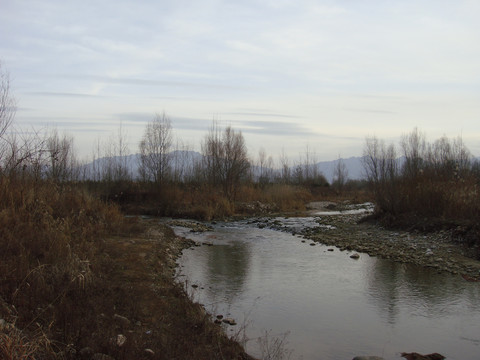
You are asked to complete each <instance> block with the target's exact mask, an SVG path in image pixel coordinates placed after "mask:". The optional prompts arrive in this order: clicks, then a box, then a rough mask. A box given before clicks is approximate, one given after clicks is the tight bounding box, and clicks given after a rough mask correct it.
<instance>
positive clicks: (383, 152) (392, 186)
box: [363, 136, 399, 214]
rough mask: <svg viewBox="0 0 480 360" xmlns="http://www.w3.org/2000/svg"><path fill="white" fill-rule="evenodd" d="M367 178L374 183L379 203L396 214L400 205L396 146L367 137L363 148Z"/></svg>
mask: <svg viewBox="0 0 480 360" xmlns="http://www.w3.org/2000/svg"><path fill="white" fill-rule="evenodd" d="M363 166H364V171H365V175H366V178H367V180H368V181H369V182H370V183H371V184H372V185H373V190H374V195H375V199H376V202H377V205H378V206H379V207H380V208H381V209H383V210H387V211H389V212H390V213H392V214H394V213H395V212H396V210H397V207H398V202H399V199H398V191H397V180H398V161H397V154H396V151H395V146H394V145H393V144H391V145H389V146H386V145H385V142H384V141H381V140H378V138H376V137H375V136H374V137H367V138H366V140H365V147H364V150H363Z"/></svg>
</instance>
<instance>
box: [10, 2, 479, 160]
mask: <svg viewBox="0 0 480 360" xmlns="http://www.w3.org/2000/svg"><path fill="white" fill-rule="evenodd" d="M479 14H480V1H478V0H455V1H453V0H448V1H446V0H445V1H444V0H425V1H423V0H398V1H393V0H375V1H373V0H336V1H334V0H331V1H322V0H319V1H307V0H295V1H289V0H270V1H253V0H252V1H248V0H247V1H242V0H235V1H226V0H217V1H204V0H196V1H184V0H175V1H153V0H152V1H143V0H138V1H122V0H111V1H110V0H93V1H90V0H82V1H65V0H58V1H57V0H41V1H30V0H17V1H15V0H0V60H1V61H2V63H3V66H4V67H5V68H7V69H8V71H9V73H10V78H11V81H12V91H13V93H14V95H15V98H16V100H17V104H18V110H17V115H16V122H17V124H19V125H22V126H33V127H35V128H41V127H45V126H50V127H52V126H55V127H57V128H58V129H59V130H60V131H66V132H67V133H68V134H70V135H73V136H74V138H75V143H76V146H77V148H78V151H79V153H80V154H81V155H82V156H87V155H88V154H91V152H92V150H91V149H92V146H93V143H94V141H95V140H96V139H99V138H100V139H107V138H108V137H109V136H110V134H111V133H112V132H115V131H117V130H118V128H119V124H120V123H121V124H122V128H123V129H124V131H125V132H126V133H127V134H128V140H129V143H130V151H131V152H132V153H135V152H137V145H138V142H139V141H140V138H141V135H142V132H143V130H144V127H145V124H146V123H147V122H148V121H149V120H150V119H151V118H152V117H153V115H154V114H155V113H162V112H165V113H166V114H167V115H168V116H169V117H170V119H171V122H172V127H173V129H174V131H175V134H176V135H177V136H178V137H179V138H181V139H182V140H183V141H184V142H186V143H189V144H191V147H193V148H194V149H195V150H200V141H201V139H202V138H203V137H204V135H205V134H206V133H207V131H208V128H209V127H210V125H211V122H212V119H217V120H218V121H220V124H224V125H225V124H226V125H232V126H233V127H234V128H236V129H239V130H242V132H243V134H244V137H245V139H246V142H247V145H248V148H249V152H250V154H251V155H252V156H256V155H257V154H258V151H259V149H260V148H262V147H263V148H264V149H265V150H266V152H267V153H268V154H271V155H273V156H274V158H278V155H280V153H281V152H282V149H283V150H284V151H285V153H287V154H288V155H289V156H290V157H291V158H294V157H296V156H298V155H299V154H301V153H302V152H305V149H306V147H307V146H308V148H309V149H310V151H314V152H315V153H316V155H317V157H318V159H319V160H332V159H336V158H337V157H338V156H339V155H340V156H342V157H349V156H359V155H361V153H362V147H363V144H364V140H365V137H366V136H368V135H376V136H378V137H379V138H382V139H385V140H386V141H395V142H396V141H397V140H398V138H399V137H400V136H401V135H402V134H404V133H408V132H410V131H411V130H412V129H413V128H414V127H418V128H419V129H420V130H421V131H424V132H425V133H426V134H427V137H428V138H429V139H430V140H434V139H436V138H438V137H440V136H442V135H444V134H445V135H447V136H449V137H456V136H459V135H461V136H462V137H463V139H464V140H465V142H466V144H467V146H468V147H469V149H470V150H471V151H472V152H473V153H474V154H475V155H480V20H479Z"/></svg>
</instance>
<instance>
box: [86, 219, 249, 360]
mask: <svg viewBox="0 0 480 360" xmlns="http://www.w3.org/2000/svg"><path fill="white" fill-rule="evenodd" d="M144 225H145V231H144V232H143V233H142V234H140V235H137V236H134V237H130V236H126V237H122V236H115V237H111V238H108V239H107V240H106V242H105V249H104V253H105V257H106V258H107V259H108V266H109V271H108V275H107V279H106V280H107V282H108V284H109V285H108V286H109V289H107V290H106V293H107V295H108V297H110V299H109V300H108V301H107V303H106V304H105V305H104V306H103V308H104V312H102V313H100V314H97V317H98V321H97V324H96V331H94V332H93V333H92V337H91V339H88V338H86V339H83V342H84V344H83V345H84V346H83V347H82V348H81V349H77V354H78V355H80V358H84V359H104V360H108V359H112V358H113V359H117V360H118V359H251V358H250V357H249V356H248V355H246V354H245V353H244V351H243V349H242V348H241V347H240V345H238V343H236V342H235V341H234V340H233V339H229V338H228V337H227V336H226V335H224V333H223V332H222V331H221V328H220V327H219V326H218V325H216V324H214V323H213V321H212V320H211V318H210V316H209V315H208V314H206V312H205V311H204V309H203V308H202V307H201V305H199V304H195V303H193V302H192V301H191V300H190V299H189V297H188V296H187V294H186V292H185V291H184V290H183V289H182V287H181V286H180V285H178V284H176V283H175V282H174V278H173V275H174V271H175V266H176V264H175V259H176V257H177V256H178V255H179V254H180V253H181V250H182V249H183V248H184V247H186V246H191V243H190V242H189V241H188V240H186V239H182V238H179V237H176V236H175V235H174V233H173V231H172V230H171V229H170V228H168V227H167V226H164V225H160V224H159V223H158V221H156V220H154V219H151V220H145V221H144ZM102 337H103V339H104V341H99V340H98V339H99V338H102Z"/></svg>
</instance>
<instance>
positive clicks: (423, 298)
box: [367, 258, 480, 325]
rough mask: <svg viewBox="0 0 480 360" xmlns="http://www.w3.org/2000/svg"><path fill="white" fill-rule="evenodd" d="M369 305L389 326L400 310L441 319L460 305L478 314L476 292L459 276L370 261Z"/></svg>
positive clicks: (368, 274) (368, 277) (368, 271)
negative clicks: (409, 310) (406, 309)
mask: <svg viewBox="0 0 480 360" xmlns="http://www.w3.org/2000/svg"><path fill="white" fill-rule="evenodd" d="M367 281H368V294H369V298H370V302H371V303H373V304H375V305H376V306H377V307H378V309H379V311H380V312H381V313H383V316H382V317H383V318H384V319H386V320H387V322H388V323H389V324H392V325H393V324H395V323H396V321H397V320H398V316H399V313H400V309H401V307H403V308H405V307H407V306H408V307H409V308H410V309H411V311H413V312H414V313H418V312H425V313H426V314H427V315H428V316H436V317H439V316H445V315H448V314H450V313H452V312H454V311H456V309H455V306H456V305H461V306H462V307H465V308H466V309H469V310H471V311H479V310H480V304H479V303H478V299H479V297H480V293H479V291H480V289H479V287H478V286H471V284H469V283H467V282H465V281H464V280H463V279H462V278H461V277H460V276H451V275H449V274H439V273H436V272H435V271H433V270H430V269H425V268H424V267H420V266H416V265H412V264H401V263H395V262H392V261H387V260H383V259H377V258H372V261H371V262H370V266H369V267H368V268H367Z"/></svg>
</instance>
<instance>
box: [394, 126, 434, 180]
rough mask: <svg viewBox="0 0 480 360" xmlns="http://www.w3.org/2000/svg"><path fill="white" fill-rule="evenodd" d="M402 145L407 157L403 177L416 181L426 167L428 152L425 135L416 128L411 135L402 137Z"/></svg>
mask: <svg viewBox="0 0 480 360" xmlns="http://www.w3.org/2000/svg"><path fill="white" fill-rule="evenodd" d="M400 145H401V148H402V150H403V155H404V156H405V161H404V163H403V175H404V176H405V177H406V178H407V179H415V178H416V177H417V176H418V175H419V174H420V172H421V170H422V168H423V165H424V159H425V156H426V150H427V143H426V140H425V134H424V133H421V132H420V131H419V130H418V129H417V128H415V129H413V131H412V132H411V133H410V134H407V135H403V136H402V140H401V142H400Z"/></svg>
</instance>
